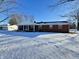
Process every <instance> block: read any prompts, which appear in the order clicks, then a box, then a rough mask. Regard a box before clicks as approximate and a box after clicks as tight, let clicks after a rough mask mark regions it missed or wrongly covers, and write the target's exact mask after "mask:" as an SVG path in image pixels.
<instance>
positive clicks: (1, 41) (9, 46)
mask: <svg viewBox="0 0 79 59" xmlns="http://www.w3.org/2000/svg"><path fill="white" fill-rule="evenodd" d="M7 33H8V32H6V33H2V32H1V33H0V59H79V34H67V33H48V34H47V33H46V34H44V33H43V34H40V35H38V36H36V37H33V38H31V37H25V36H17V35H12V33H11V35H10V34H7ZM22 34H23V33H22ZM26 35H28V34H27V33H26ZM34 35H35V33H34Z"/></svg>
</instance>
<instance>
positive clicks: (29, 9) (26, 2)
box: [15, 0, 73, 21]
mask: <svg viewBox="0 0 79 59" xmlns="http://www.w3.org/2000/svg"><path fill="white" fill-rule="evenodd" d="M17 2H18V3H19V4H20V6H18V8H17V9H15V10H17V11H18V13H22V14H27V15H33V16H34V17H35V20H36V21H60V20H62V21H63V20H67V19H66V18H62V17H60V16H61V15H64V14H66V13H68V12H70V11H71V10H72V6H73V3H66V4H63V5H60V6H58V7H56V8H55V9H50V8H49V7H48V6H49V5H51V4H55V3H56V2H57V0H17Z"/></svg>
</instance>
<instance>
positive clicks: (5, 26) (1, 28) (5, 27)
mask: <svg viewBox="0 0 79 59" xmlns="http://www.w3.org/2000/svg"><path fill="white" fill-rule="evenodd" d="M0 30H8V26H7V24H1V25H0Z"/></svg>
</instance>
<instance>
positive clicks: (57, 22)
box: [36, 21, 69, 25]
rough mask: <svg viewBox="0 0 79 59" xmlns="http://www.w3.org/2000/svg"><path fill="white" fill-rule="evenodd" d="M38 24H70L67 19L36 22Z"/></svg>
mask: <svg viewBox="0 0 79 59" xmlns="http://www.w3.org/2000/svg"><path fill="white" fill-rule="evenodd" d="M36 24H37V25H62V24H69V23H68V22H67V21H54V22H36Z"/></svg>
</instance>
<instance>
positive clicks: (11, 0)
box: [0, 0, 16, 23]
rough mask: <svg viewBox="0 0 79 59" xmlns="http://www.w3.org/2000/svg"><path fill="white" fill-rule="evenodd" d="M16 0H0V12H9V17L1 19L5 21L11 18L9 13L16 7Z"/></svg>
mask: <svg viewBox="0 0 79 59" xmlns="http://www.w3.org/2000/svg"><path fill="white" fill-rule="evenodd" d="M15 4H16V0H0V14H4V13H6V14H7V17H6V18H4V19H3V20H1V21H0V23H1V22H3V21H5V20H7V19H8V18H9V16H8V13H9V11H10V10H12V9H14V7H15Z"/></svg>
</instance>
